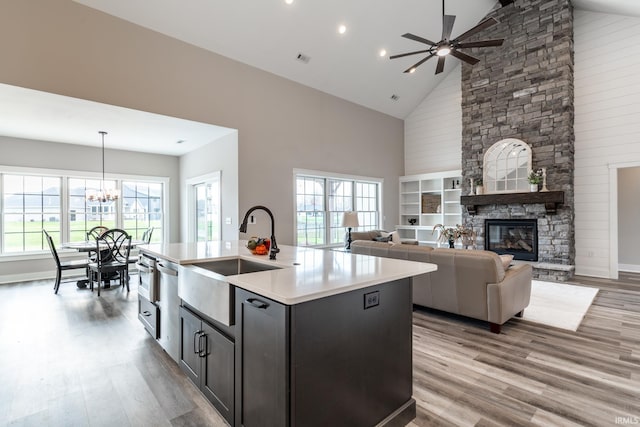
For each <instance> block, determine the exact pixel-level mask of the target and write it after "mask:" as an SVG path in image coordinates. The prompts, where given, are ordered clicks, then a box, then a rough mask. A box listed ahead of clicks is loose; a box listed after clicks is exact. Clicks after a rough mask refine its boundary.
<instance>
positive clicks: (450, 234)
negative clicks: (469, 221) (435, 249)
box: [431, 224, 475, 248]
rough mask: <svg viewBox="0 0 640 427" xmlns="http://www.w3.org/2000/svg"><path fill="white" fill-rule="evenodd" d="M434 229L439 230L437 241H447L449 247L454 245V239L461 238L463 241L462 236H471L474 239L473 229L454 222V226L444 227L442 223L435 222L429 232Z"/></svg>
mask: <svg viewBox="0 0 640 427" xmlns="http://www.w3.org/2000/svg"><path fill="white" fill-rule="evenodd" d="M436 230H438V231H439V232H440V234H439V235H438V242H441V243H444V242H448V243H449V247H450V248H453V247H454V244H455V241H456V240H458V239H463V243H464V238H472V239H473V240H475V232H474V231H473V229H471V228H467V227H465V226H462V225H460V224H456V226H455V227H445V226H444V225H443V224H436V225H434V226H433V230H432V231H431V234H433V232H434V231H436Z"/></svg>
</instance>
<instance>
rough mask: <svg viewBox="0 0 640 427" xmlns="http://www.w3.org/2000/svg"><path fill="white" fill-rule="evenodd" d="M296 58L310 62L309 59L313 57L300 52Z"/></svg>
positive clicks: (306, 62)
mask: <svg viewBox="0 0 640 427" xmlns="http://www.w3.org/2000/svg"><path fill="white" fill-rule="evenodd" d="M296 59H297V60H298V61H300V62H303V63H305V64H308V63H309V61H310V60H311V58H310V57H308V56H307V55H305V54H304V53H299V54H298V56H296Z"/></svg>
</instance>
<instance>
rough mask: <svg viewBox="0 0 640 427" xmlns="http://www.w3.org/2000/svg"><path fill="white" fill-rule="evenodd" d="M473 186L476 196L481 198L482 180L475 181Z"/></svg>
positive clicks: (482, 191)
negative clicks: (474, 186)
mask: <svg viewBox="0 0 640 427" xmlns="http://www.w3.org/2000/svg"><path fill="white" fill-rule="evenodd" d="M475 184H476V195H477V196H481V195H482V194H483V193H484V187H483V186H482V178H478V179H476V181H475Z"/></svg>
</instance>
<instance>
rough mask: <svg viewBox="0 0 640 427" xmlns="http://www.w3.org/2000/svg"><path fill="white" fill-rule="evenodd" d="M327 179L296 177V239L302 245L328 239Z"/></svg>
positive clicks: (318, 243) (320, 242)
mask: <svg viewBox="0 0 640 427" xmlns="http://www.w3.org/2000/svg"><path fill="white" fill-rule="evenodd" d="M324 193H325V180H324V179H323V178H314V177H308V176H298V177H297V178H296V211H297V213H296V228H297V229H296V234H297V237H296V241H297V242H298V245H301V246H317V245H323V244H324V243H325V241H326V236H325V235H326V231H325V230H326V221H325V208H324V206H325V200H324Z"/></svg>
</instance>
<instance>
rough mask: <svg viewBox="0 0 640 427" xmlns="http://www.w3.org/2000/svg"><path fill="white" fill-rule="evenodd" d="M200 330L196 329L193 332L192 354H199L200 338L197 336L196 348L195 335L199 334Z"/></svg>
mask: <svg viewBox="0 0 640 427" xmlns="http://www.w3.org/2000/svg"><path fill="white" fill-rule="evenodd" d="M201 333H202V331H201V330H200V329H198V330H197V331H195V332H194V333H193V354H197V355H200V338H198V348H196V336H198V335H200V334H201Z"/></svg>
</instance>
